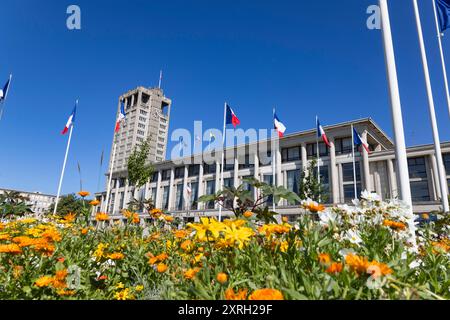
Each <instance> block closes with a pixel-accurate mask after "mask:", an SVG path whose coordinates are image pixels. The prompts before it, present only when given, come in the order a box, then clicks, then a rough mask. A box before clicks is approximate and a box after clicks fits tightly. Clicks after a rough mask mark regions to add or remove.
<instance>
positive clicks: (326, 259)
mask: <svg viewBox="0 0 450 320" xmlns="http://www.w3.org/2000/svg"><path fill="white" fill-rule="evenodd" d="M319 263H320V264H322V265H329V264H330V263H331V258H330V255H329V254H328V253H321V254H319Z"/></svg>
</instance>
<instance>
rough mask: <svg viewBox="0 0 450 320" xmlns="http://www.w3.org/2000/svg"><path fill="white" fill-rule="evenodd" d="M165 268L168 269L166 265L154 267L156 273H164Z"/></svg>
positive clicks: (159, 264) (161, 264) (160, 264)
mask: <svg viewBox="0 0 450 320" xmlns="http://www.w3.org/2000/svg"><path fill="white" fill-rule="evenodd" d="M167 268H168V266H167V264H164V263H158V265H157V266H156V271H158V272H159V273H164V272H166V270H167Z"/></svg>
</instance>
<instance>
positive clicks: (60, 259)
mask: <svg viewBox="0 0 450 320" xmlns="http://www.w3.org/2000/svg"><path fill="white" fill-rule="evenodd" d="M57 260H58V262H61V263H63V262H64V261H65V260H66V259H65V258H64V257H60V258H58V259H57Z"/></svg>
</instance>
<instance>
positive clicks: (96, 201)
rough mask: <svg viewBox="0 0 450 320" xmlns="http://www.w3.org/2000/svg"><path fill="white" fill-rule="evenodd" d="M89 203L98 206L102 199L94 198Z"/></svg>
mask: <svg viewBox="0 0 450 320" xmlns="http://www.w3.org/2000/svg"><path fill="white" fill-rule="evenodd" d="M89 204H90V205H91V206H93V207H95V206H98V205H99V204H100V201H98V200H97V199H95V200H92V201H91V202H89Z"/></svg>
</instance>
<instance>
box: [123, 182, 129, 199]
mask: <svg viewBox="0 0 450 320" xmlns="http://www.w3.org/2000/svg"><path fill="white" fill-rule="evenodd" d="M123 190H124V191H123V204H124V205H126V204H127V203H128V202H130V199H128V178H126V179H125V188H124V189H123Z"/></svg>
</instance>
